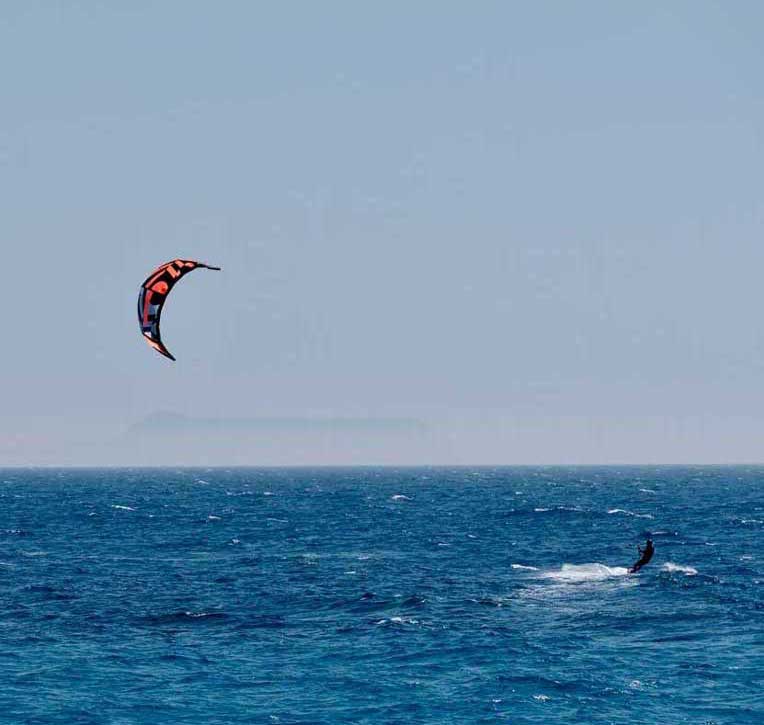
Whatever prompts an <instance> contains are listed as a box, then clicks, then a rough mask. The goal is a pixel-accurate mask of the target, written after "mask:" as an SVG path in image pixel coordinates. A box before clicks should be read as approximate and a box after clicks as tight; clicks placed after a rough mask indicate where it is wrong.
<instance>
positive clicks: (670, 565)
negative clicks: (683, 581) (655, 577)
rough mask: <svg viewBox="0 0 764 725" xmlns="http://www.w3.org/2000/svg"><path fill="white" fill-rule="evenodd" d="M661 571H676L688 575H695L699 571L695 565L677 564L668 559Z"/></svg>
mask: <svg viewBox="0 0 764 725" xmlns="http://www.w3.org/2000/svg"><path fill="white" fill-rule="evenodd" d="M661 571H667V572H676V573H678V574H686V575H687V576H695V575H696V574H697V573H698V570H697V569H696V568H695V567H693V566H684V565H682V564H675V563H674V562H673V561H667V562H666V563H665V564H664V565H663V566H662V567H661Z"/></svg>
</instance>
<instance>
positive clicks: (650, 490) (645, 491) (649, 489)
mask: <svg viewBox="0 0 764 725" xmlns="http://www.w3.org/2000/svg"><path fill="white" fill-rule="evenodd" d="M639 490H640V491H642V493H658V492H657V491H655V490H653V489H652V488H640V489H639Z"/></svg>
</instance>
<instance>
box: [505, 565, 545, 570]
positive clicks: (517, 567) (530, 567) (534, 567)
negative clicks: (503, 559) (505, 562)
mask: <svg viewBox="0 0 764 725" xmlns="http://www.w3.org/2000/svg"><path fill="white" fill-rule="evenodd" d="M511 566H512V568H513V569H521V570H522V571H538V570H539V568H538V567H537V566H526V565H525V564H512V565H511Z"/></svg>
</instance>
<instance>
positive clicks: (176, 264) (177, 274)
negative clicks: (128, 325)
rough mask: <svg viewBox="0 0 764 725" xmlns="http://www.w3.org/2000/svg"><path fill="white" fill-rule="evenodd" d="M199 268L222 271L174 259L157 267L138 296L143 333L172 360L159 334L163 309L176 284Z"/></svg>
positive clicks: (198, 263)
mask: <svg viewBox="0 0 764 725" xmlns="http://www.w3.org/2000/svg"><path fill="white" fill-rule="evenodd" d="M199 268H203V269H216V270H220V267H210V265H208V264H202V263H201V262H194V261H193V260H191V259H174V260H173V261H172V262H167V263H166V264H163V265H161V266H159V267H157V268H156V269H155V270H154V271H153V272H152V273H151V274H150V275H149V276H148V277H147V279H146V281H145V282H144V283H143V284H142V285H141V291H140V294H139V295H138V324H140V326H141V332H142V333H143V336H144V337H145V338H146V342H148V344H149V345H151V347H153V348H154V349H155V350H156V351H157V352H160V353H162V355H164V356H165V357H169V358H170V360H175V358H174V357H173V356H172V354H171V353H170V351H169V350H168V349H167V348H166V347H165V346H164V344H163V343H162V336H161V335H160V334H159V318H160V317H161V315H162V308H163V307H164V303H165V301H166V300H167V295H168V294H170V290H171V289H172V288H173V287H174V286H175V283H176V282H177V281H178V280H179V279H180V278H181V277H183V276H184V275H186V274H188V273H189V272H193V271H194V270H195V269H199Z"/></svg>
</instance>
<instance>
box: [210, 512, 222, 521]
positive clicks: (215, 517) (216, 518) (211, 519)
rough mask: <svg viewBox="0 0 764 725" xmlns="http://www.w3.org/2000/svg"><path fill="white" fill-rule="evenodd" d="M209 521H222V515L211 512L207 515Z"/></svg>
mask: <svg viewBox="0 0 764 725" xmlns="http://www.w3.org/2000/svg"><path fill="white" fill-rule="evenodd" d="M207 521H221V518H220V516H213V514H210V515H209V516H208V517H207Z"/></svg>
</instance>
